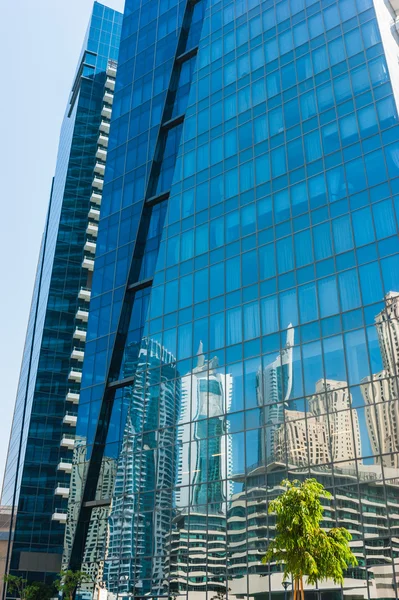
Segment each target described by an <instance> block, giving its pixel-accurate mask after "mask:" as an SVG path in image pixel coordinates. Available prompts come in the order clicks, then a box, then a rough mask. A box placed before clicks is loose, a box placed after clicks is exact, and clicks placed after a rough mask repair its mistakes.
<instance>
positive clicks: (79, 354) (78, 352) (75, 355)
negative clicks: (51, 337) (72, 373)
mask: <svg viewBox="0 0 399 600" xmlns="http://www.w3.org/2000/svg"><path fill="white" fill-rule="evenodd" d="M84 357H85V353H84V350H82V349H81V348H74V349H73V350H72V352H71V359H72V360H78V361H79V362H83V360H84Z"/></svg>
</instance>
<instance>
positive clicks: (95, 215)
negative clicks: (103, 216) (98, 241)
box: [88, 206, 100, 221]
mask: <svg viewBox="0 0 399 600" xmlns="http://www.w3.org/2000/svg"><path fill="white" fill-rule="evenodd" d="M88 217H89V219H93V220H94V221H98V220H99V219H100V211H99V209H98V208H94V206H91V207H90V210H89V214H88Z"/></svg>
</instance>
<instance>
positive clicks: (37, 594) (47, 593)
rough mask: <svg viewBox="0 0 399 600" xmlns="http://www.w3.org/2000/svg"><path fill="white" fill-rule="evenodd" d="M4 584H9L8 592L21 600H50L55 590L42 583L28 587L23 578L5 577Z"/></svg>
mask: <svg viewBox="0 0 399 600" xmlns="http://www.w3.org/2000/svg"><path fill="white" fill-rule="evenodd" d="M4 583H6V584H7V592H10V593H11V594H16V595H17V597H18V598H20V600H50V598H52V596H53V588H52V587H51V586H49V585H47V584H45V583H43V582H41V581H34V582H33V583H30V584H29V585H28V582H27V580H26V579H24V578H23V577H17V576H16V575H5V576H4Z"/></svg>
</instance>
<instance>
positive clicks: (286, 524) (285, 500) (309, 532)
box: [262, 479, 357, 600]
mask: <svg viewBox="0 0 399 600" xmlns="http://www.w3.org/2000/svg"><path fill="white" fill-rule="evenodd" d="M281 485H283V486H284V487H285V488H286V491H285V492H284V493H283V494H281V496H279V497H278V498H275V499H274V500H272V501H271V502H270V504H269V513H275V515H276V536H275V538H274V539H273V540H271V541H270V542H269V547H268V549H267V552H266V554H265V556H264V557H263V559H262V562H263V563H269V562H276V563H278V564H282V565H284V581H285V580H286V579H287V578H289V577H292V579H293V582H294V598H293V600H297V597H298V598H299V594H300V595H301V599H302V600H304V597H305V594H304V588H303V578H304V576H306V577H307V580H308V583H310V584H316V583H317V582H318V581H323V580H325V579H332V580H333V581H334V583H337V584H341V583H343V580H344V570H345V569H347V568H348V566H349V565H353V566H356V565H357V560H356V557H355V556H354V554H353V553H352V551H351V549H350V547H349V541H350V540H351V539H352V536H351V534H350V533H349V531H347V529H345V528H344V527H335V528H333V529H330V530H329V531H325V530H324V529H322V528H321V526H320V523H321V521H322V519H323V506H322V504H321V501H320V499H321V498H331V494H330V493H329V492H327V490H325V488H324V487H323V486H322V485H321V483H319V482H318V481H317V480H316V479H306V480H305V481H304V482H300V481H298V480H295V481H292V482H291V481H288V480H284V481H283V482H282V484H281Z"/></svg>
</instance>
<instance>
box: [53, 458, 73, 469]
mask: <svg viewBox="0 0 399 600" xmlns="http://www.w3.org/2000/svg"><path fill="white" fill-rule="evenodd" d="M57 470H58V471H63V472H64V473H72V460H71V459H69V458H61V459H60V462H59V463H58V465H57Z"/></svg>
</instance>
